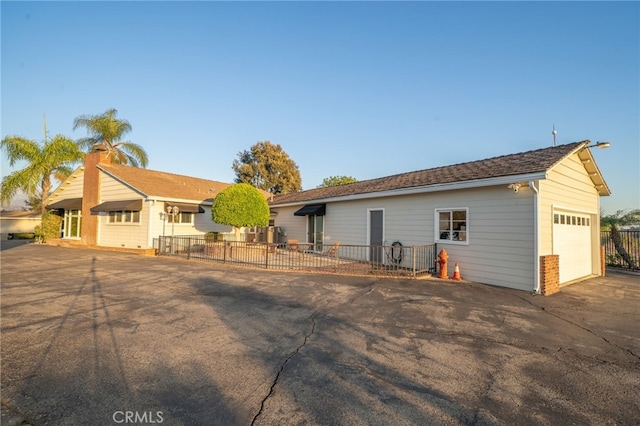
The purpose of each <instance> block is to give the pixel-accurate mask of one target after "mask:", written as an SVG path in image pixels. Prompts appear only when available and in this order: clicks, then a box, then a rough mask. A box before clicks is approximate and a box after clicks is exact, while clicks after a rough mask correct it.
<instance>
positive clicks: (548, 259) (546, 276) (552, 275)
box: [540, 254, 560, 296]
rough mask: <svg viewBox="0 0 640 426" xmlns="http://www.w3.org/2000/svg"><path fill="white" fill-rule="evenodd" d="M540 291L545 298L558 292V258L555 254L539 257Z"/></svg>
mask: <svg viewBox="0 0 640 426" xmlns="http://www.w3.org/2000/svg"><path fill="white" fill-rule="evenodd" d="M540 291H541V292H542V294H544V295H545V296H549V295H551V294H554V293H557V292H559V291H560V257H559V256H558V255H557V254H549V255H546V256H540Z"/></svg>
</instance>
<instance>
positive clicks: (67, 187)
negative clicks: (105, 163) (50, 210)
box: [51, 170, 84, 203]
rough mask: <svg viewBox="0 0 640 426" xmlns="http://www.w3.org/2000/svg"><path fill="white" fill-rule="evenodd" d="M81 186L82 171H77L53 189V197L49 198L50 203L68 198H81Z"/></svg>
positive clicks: (82, 182) (82, 179)
mask: <svg viewBox="0 0 640 426" xmlns="http://www.w3.org/2000/svg"><path fill="white" fill-rule="evenodd" d="M83 184H84V171H83V170H77V171H76V172H75V173H74V174H73V175H71V176H69V177H68V178H67V179H66V180H65V181H64V182H62V183H61V184H60V186H58V187H57V188H56V189H55V191H54V194H53V195H55V197H54V198H51V202H52V203H55V202H57V201H60V200H67V199H70V198H82V187H83Z"/></svg>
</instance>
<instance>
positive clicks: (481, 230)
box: [274, 186, 535, 290]
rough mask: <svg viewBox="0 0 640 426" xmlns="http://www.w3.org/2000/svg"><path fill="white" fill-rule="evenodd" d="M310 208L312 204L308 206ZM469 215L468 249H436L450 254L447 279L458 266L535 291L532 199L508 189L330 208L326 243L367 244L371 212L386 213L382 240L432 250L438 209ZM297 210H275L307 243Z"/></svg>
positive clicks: (525, 191)
mask: <svg viewBox="0 0 640 426" xmlns="http://www.w3.org/2000/svg"><path fill="white" fill-rule="evenodd" d="M309 204H311V203H309ZM456 207H460V208H462V207H466V208H468V209H469V216H468V224H467V226H468V232H469V234H468V236H469V244H468V245H461V244H453V243H451V244H446V243H438V250H441V249H443V248H444V249H446V250H447V252H448V253H449V262H450V263H449V274H450V275H452V274H453V266H454V264H455V262H459V263H460V269H461V273H462V276H463V278H465V279H468V280H472V281H476V282H481V283H487V284H494V285H500V286H504V287H510V288H516V289H521V290H533V288H534V285H533V284H534V263H535V261H534V248H533V239H534V228H533V193H532V191H531V190H530V189H529V188H528V187H526V186H523V187H522V188H521V189H520V191H519V192H518V193H514V192H513V191H511V190H510V189H508V188H507V187H506V186H499V187H490V188H482V189H470V190H460V191H447V192H438V193H429V194H418V195H406V196H396V197H387V198H378V199H368V200H354V201H343V202H333V203H329V204H327V211H326V216H325V243H331V242H334V241H340V242H341V243H342V244H345V245H349V244H357V245H361V244H362V245H364V244H367V234H368V230H367V211H368V210H369V209H384V221H385V223H384V239H385V241H386V243H387V244H391V243H392V242H394V241H400V242H401V243H402V244H403V245H405V246H411V245H423V244H433V243H434V241H435V236H434V226H435V220H434V211H435V209H437V208H456ZM298 208H300V206H297V207H286V208H283V207H274V210H276V211H277V212H278V215H277V216H276V225H277V226H282V227H283V229H284V232H285V233H286V234H287V237H288V238H296V239H299V240H301V241H304V240H305V239H306V222H305V221H306V217H297V216H293V212H294V211H296V210H297V209H298Z"/></svg>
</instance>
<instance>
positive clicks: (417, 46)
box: [0, 1, 640, 213]
mask: <svg viewBox="0 0 640 426" xmlns="http://www.w3.org/2000/svg"><path fill="white" fill-rule="evenodd" d="M0 8H1V14H2V17H1V19H2V22H1V23H2V29H1V31H2V33H1V35H2V42H1V43H2V45H1V47H2V77H1V78H2V99H1V100H2V113H1V119H2V129H1V130H2V137H4V136H6V135H9V134H17V135H20V136H25V137H28V138H30V139H36V140H42V138H43V129H42V119H43V115H44V114H46V118H47V127H48V130H49V134H50V135H51V136H53V135H54V134H56V133H62V134H64V135H67V136H69V137H71V138H74V139H77V138H80V137H83V136H86V134H85V133H84V131H83V130H81V129H78V130H76V131H73V130H72V124H73V119H74V118H75V117H77V116H79V115H83V114H99V113H102V112H104V111H106V110H107V109H109V108H116V109H117V110H118V116H119V117H120V118H124V119H127V120H128V121H129V122H130V123H131V125H132V127H133V131H132V132H131V133H130V134H129V135H127V137H126V138H125V139H126V140H129V141H132V142H136V143H138V144H140V145H142V146H143V147H144V148H145V149H146V150H147V152H148V154H149V157H150V164H149V168H151V169H154V170H162V171H167V172H172V173H179V174H186V175H190V176H197V177H202V178H208V179H213V180H219V181H226V182H231V181H232V180H233V179H234V177H235V175H234V172H233V170H232V169H231V165H232V162H233V160H234V159H236V158H237V154H238V152H240V151H242V150H245V149H249V148H250V147H251V145H253V144H255V143H256V142H258V141H264V140H269V141H271V142H272V143H277V144H280V145H282V147H283V148H284V150H285V151H286V152H287V153H288V154H289V156H290V157H291V158H292V159H293V160H294V161H295V162H296V163H297V164H298V166H299V168H300V173H301V176H302V184H303V187H304V189H311V188H315V187H316V186H317V185H319V184H320V183H321V182H322V180H323V178H326V177H329V176H334V175H349V176H354V177H356V178H357V179H359V180H364V179H370V178H375V177H381V176H387V175H391V174H396V173H402V172H407V171H413V170H419V169H426V168H431V167H436V166H442V165H449V164H455V163H460V162H465V161H473V160H478V159H483V158H489V157H493V156H497V155H503V154H510V153H515V152H522V151H527V150H531V149H538V148H541V147H546V146H550V145H551V144H552V141H553V138H552V134H551V130H552V126H553V125H555V127H556V129H557V132H558V134H557V141H558V143H569V142H574V141H579V140H584V139H590V140H592V141H593V142H595V141H611V142H612V147H611V148H609V149H606V150H594V155H595V158H596V161H597V163H598V165H599V167H600V169H601V171H602V173H603V175H604V177H605V179H606V181H607V183H608V184H609V186H610V187H611V190H612V191H613V195H612V196H610V197H603V198H602V207H603V209H604V210H605V212H606V213H613V212H615V211H616V210H618V209H631V208H640V190H639V189H638V188H639V186H640V171H639V165H640V143H639V142H640V141H639V139H640V59H639V58H640V30H639V27H640V25H639V19H640V18H639V16H640V3H638V2H533V3H527V2H446V3H445V2H7V1H2V2H1V4H0ZM1 167H2V176H5V175H6V174H8V173H9V172H10V171H11V170H10V169H9V167H8V164H7V162H6V160H5V158H4V155H3V158H2V163H1Z"/></svg>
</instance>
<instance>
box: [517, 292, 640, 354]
mask: <svg viewBox="0 0 640 426" xmlns="http://www.w3.org/2000/svg"><path fill="white" fill-rule="evenodd" d="M518 297H519V298H520V299H522V300H523V301H525V302H527V303H528V304H530V305H531V306H534V307H536V308H538V309H540V310H542V312H544V313H545V314H548V315H551V316H553V317H556V318H558V319H560V320H562V321H565V322H567V323H569V324H571V325H573V326H575V327H578V328H580V329H581V330H584V331H586V332H587V333H590V334H592V335H593V336H595V337H598V338H600V339H602V340H604V342H605V343H607V344H608V345H610V346H613V347H614V348H617V349H619V350H621V351H623V352H626V353H627V354H629V355H631V356H632V357H634V358H636V359H637V360H638V361H640V355H638V354H636V353H634V352H633V351H632V350H631V349H629V348H625V347H623V346H620V345H618V344H616V343H614V342H612V341H610V340H609V339H607V338H606V337H604V336H601V335H599V334H598V333H596V332H594V331H593V330H590V329H588V328H587V327H584V326H582V325H580V324H578V323H576V322H574V321H571V320H570V319H567V318H564V317H562V316H560V315H558V314H556V313H553V312H551V311H549V310H547V308H545V307H544V306H539V305H536V304H535V303H533V302H531V301H530V300H527V299H525V298H524V297H522V296H518Z"/></svg>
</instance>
